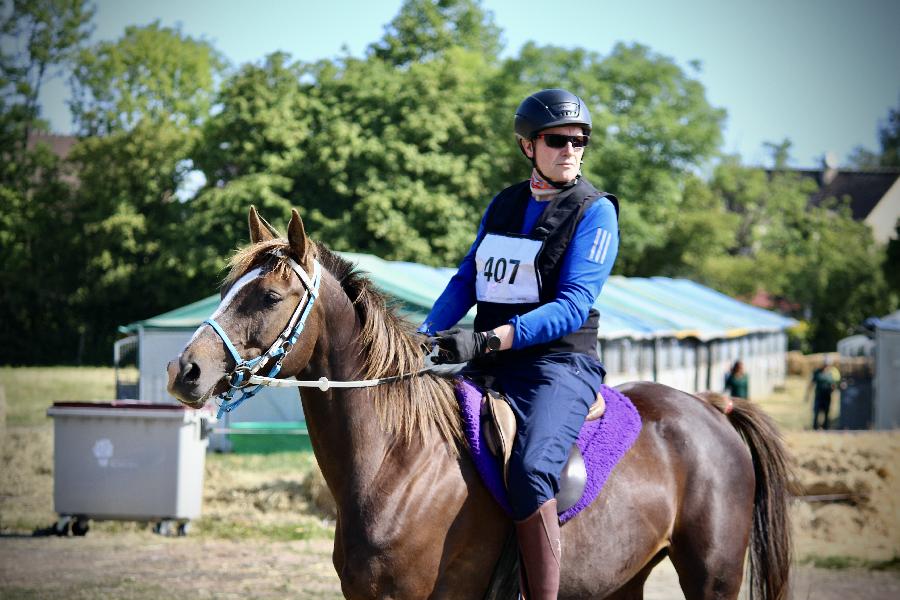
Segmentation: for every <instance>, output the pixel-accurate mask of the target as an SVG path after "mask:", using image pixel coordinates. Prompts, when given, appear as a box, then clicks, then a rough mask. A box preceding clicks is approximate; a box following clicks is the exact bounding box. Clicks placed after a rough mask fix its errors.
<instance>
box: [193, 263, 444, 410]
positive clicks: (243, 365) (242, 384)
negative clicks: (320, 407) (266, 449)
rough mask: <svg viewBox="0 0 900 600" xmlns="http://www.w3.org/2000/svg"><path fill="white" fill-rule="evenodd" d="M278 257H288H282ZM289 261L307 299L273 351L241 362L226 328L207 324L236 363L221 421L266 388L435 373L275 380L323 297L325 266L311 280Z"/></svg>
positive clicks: (357, 384) (351, 384)
mask: <svg viewBox="0 0 900 600" xmlns="http://www.w3.org/2000/svg"><path fill="white" fill-rule="evenodd" d="M277 256H284V255H282V254H281V253H278V254H277ZM285 258H286V259H287V260H288V264H289V265H290V267H291V269H292V270H293V271H294V272H295V273H296V274H297V277H299V278H300V282H301V283H302V284H303V287H304V292H303V298H301V299H300V302H299V303H298V304H297V307H296V308H295V309H294V312H293V314H292V315H291V318H290V319H289V320H288V323H287V326H286V327H285V328H284V330H283V331H282V332H281V333H280V334H279V335H278V337H277V338H275V341H274V342H273V343H272V345H271V346H269V349H268V350H267V351H266V352H265V353H263V354H261V355H260V356H257V357H256V358H252V359H243V358H241V355H240V353H239V352H238V351H237V349H236V348H235V347H234V344H233V343H232V342H231V340H230V339H229V338H228V334H227V333H225V330H224V329H222V326H221V325H219V324H218V323H217V322H216V320H215V319H213V318H212V317H210V318H209V319H206V321H204V323H205V324H207V325H209V326H210V327H212V328H213V331H215V332H216V333H217V334H218V335H219V337H220V338H222V341H223V342H225V347H226V348H228V351H229V352H230V353H231V356H232V357H233V358H234V361H235V367H234V369H232V371H231V373H229V374H228V375H226V376H225V379H227V381H228V385H229V389H228V391H226V392H222V393H221V394H219V395H218V396H216V397H217V398H219V400H220V401H221V403H220V404H219V411H218V413H216V418H217V419H221V418H222V416H223V415H225V414H226V413H230V412H231V411H233V410H234V409H235V408H237V407H238V406H240V405H241V404H243V403H244V402H245V401H246V400H248V399H250V398H252V397H253V396H255V395H256V394H257V393H258V392H259V391H260V390H261V389H262V388H263V387H298V388H300V387H307V388H319V389H320V390H322V391H326V390H328V389H329V388H365V387H374V386H377V385H382V384H385V383H391V382H394V381H399V380H401V379H407V378H410V377H415V376H418V375H421V374H422V373H426V372H428V371H430V370H431V368H429V367H426V368H424V369H420V370H418V371H415V372H413V373H404V374H402V375H391V376H389V377H381V378H378V379H363V380H357V381H331V380H329V379H328V378H327V377H320V378H319V379H317V380H315V381H297V380H291V379H276V378H275V376H276V375H278V373H279V372H280V371H281V366H282V363H284V359H285V358H286V357H287V354H288V353H289V352H290V351H291V350H292V349H293V348H294V344H296V343H297V338H299V337H300V334H301V333H302V332H303V327H304V325H305V324H306V318H307V317H308V316H309V313H310V312H311V311H312V307H313V304H314V303H315V301H316V299H317V298H318V297H319V285H320V284H321V282H322V266H321V265H320V264H319V261H318V260H313V276H312V280H310V278H309V276H308V275H307V274H306V272H305V271H304V270H303V269H301V268H300V265H298V264H297V263H296V261H294V259H292V258H291V257H290V256H285ZM273 359H275V361H276V362H275V364H274V365H272V368H271V369H270V370H269V372H268V374H266V375H265V376H262V375H257V373H258V372H259V371H260V370H261V369H262V368H263V366H264V365H265V364H266V363H268V362H269V361H270V360H273ZM251 385H254V386H256V387H254V388H253V389H252V390H247V389H245V388H247V387H248V386H251ZM238 391H240V392H241V396H240V397H239V398H237V399H236V400H233V398H234V395H235V394H236V393H237V392H238Z"/></svg>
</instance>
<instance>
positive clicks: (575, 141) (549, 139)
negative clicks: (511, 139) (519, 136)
mask: <svg viewBox="0 0 900 600" xmlns="http://www.w3.org/2000/svg"><path fill="white" fill-rule="evenodd" d="M535 137H539V138H544V143H545V144H547V146H549V147H550V148H565V147H566V144H568V143H569V142H572V147H573V148H584V147H585V146H587V145H588V143H590V141H591V136H589V135H563V134H561V133H539V134H538V135H537V136H535Z"/></svg>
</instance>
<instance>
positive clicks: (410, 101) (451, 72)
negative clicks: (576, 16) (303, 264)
mask: <svg viewBox="0 0 900 600" xmlns="http://www.w3.org/2000/svg"><path fill="white" fill-rule="evenodd" d="M490 75H491V68H490V66H489V65H487V64H485V62H484V61H483V60H482V59H481V57H480V56H479V55H477V54H475V53H473V52H469V51H466V50H462V49H459V48H453V49H450V50H448V51H447V52H445V53H444V54H443V55H441V56H438V57H435V58H433V59H431V60H429V61H426V62H421V63H415V64H412V65H410V66H409V67H408V68H406V69H399V70H398V69H396V68H395V67H394V66H393V65H392V64H389V63H387V62H385V61H384V60H381V59H380V58H376V57H369V58H367V59H364V60H363V59H354V58H351V57H345V58H343V59H341V60H339V61H320V62H318V63H313V64H289V63H288V62H287V57H285V56H284V55H273V56H270V57H269V58H268V59H266V60H265V61H264V62H263V63H262V64H260V65H247V66H245V67H244V68H242V69H241V71H240V72H239V73H238V74H237V75H236V76H234V77H232V78H230V79H229V80H227V81H226V82H225V84H224V85H223V88H222V90H221V92H220V94H219V101H220V102H221V104H222V106H223V107H224V110H223V111H222V112H220V113H219V114H218V115H216V116H215V117H213V118H212V119H210V121H209V123H208V125H207V127H206V128H205V138H204V142H203V144H202V148H201V149H200V150H199V151H198V157H199V158H198V161H197V162H198V165H200V166H201V167H202V168H203V169H204V172H205V174H206V176H207V179H208V181H210V184H211V187H210V189H207V190H204V191H203V192H202V193H201V197H202V196H204V195H206V194H215V195H217V196H218V197H219V199H220V200H217V201H216V202H209V203H208V205H213V204H219V205H220V204H221V199H223V198H232V199H234V198H246V197H247V195H248V194H249V193H250V192H249V190H252V189H254V186H256V185H258V184H260V185H262V188H259V189H258V191H259V192H260V193H262V194H266V193H268V190H271V189H272V188H269V187H268V186H269V183H268V182H269V181H272V180H269V179H266V178H261V177H258V175H261V174H263V173H265V174H267V175H269V176H278V177H284V178H286V179H287V180H288V181H290V185H287V186H283V185H281V183H279V187H278V192H277V193H278V195H279V197H283V198H285V199H286V200H288V201H290V202H291V203H293V204H294V205H296V206H299V207H302V208H303V209H304V210H305V214H304V218H305V219H306V221H307V226H308V227H309V230H310V232H311V233H313V235H314V236H315V237H317V238H318V239H321V240H323V241H325V242H327V243H328V244H329V245H331V246H332V247H333V248H335V249H339V250H354V251H362V252H373V253H377V254H379V255H380V256H383V257H385V258H395V259H406V260H417V261H420V262H426V263H432V264H435V263H436V264H447V263H449V262H451V261H454V260H457V259H458V258H459V257H460V256H461V255H462V253H463V252H464V251H465V249H466V247H467V245H468V244H469V243H470V242H471V236H472V232H473V231H474V229H475V227H476V225H477V222H478V218H479V217H480V215H481V212H482V211H483V210H484V207H485V206H486V204H487V202H488V200H489V198H488V197H487V195H488V194H487V192H486V191H485V189H484V187H483V183H482V182H483V181H484V180H485V179H486V178H487V177H488V175H489V173H490V172H491V171H492V169H493V163H492V159H491V155H490V151H489V148H490V147H486V146H485V144H484V141H483V131H484V130H485V129H486V128H487V129H489V128H490V126H491V123H490V118H489V116H488V114H489V111H488V110H487V107H488V102H487V101H486V100H485V97H484V94H483V90H484V83H483V82H484V81H486V80H488V79H489V78H490ZM336 99H340V101H336ZM276 121H277V123H278V126H277V127H275V126H274V125H273V122H276ZM249 130H252V133H250V134H249V135H248V134H247V133H246V132H247V131H249ZM282 181H283V180H279V182H282ZM232 185H237V186H238V190H239V192H238V193H237V194H231V193H229V192H227V188H229V187H230V186H232ZM214 188H215V189H214ZM198 200H199V198H198ZM201 205H204V204H203V203H201V202H197V203H195V204H194V206H195V207H199V206H201ZM242 209H243V210H246V205H244V206H243V207H242ZM241 234H242V232H241ZM239 239H243V235H241V238H239ZM229 241H230V242H231V243H232V244H236V243H237V242H238V239H234V240H229Z"/></svg>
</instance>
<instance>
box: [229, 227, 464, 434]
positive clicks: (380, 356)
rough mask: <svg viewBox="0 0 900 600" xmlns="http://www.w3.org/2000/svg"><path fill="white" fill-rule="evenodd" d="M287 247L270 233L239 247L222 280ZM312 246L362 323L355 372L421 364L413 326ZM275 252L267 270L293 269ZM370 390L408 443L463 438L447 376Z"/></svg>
mask: <svg viewBox="0 0 900 600" xmlns="http://www.w3.org/2000/svg"><path fill="white" fill-rule="evenodd" d="M287 248H288V244H287V241H285V240H284V239H273V240H268V241H264V242H258V243H256V244H251V245H250V246H247V247H245V248H242V249H241V250H238V251H237V253H235V255H234V256H233V257H232V258H231V260H230V261H229V267H230V271H229V273H228V276H227V277H226V280H225V281H226V284H227V283H230V282H233V281H235V280H236V279H238V278H239V277H240V276H241V275H242V274H244V273H246V272H247V271H248V270H249V269H250V268H251V267H252V266H254V265H256V264H260V263H261V262H262V261H264V260H273V257H272V253H273V251H277V250H287ZM315 251H316V258H317V259H318V260H319V262H320V263H321V264H322V267H323V268H324V269H325V270H327V271H328V272H329V273H330V274H331V276H332V277H334V278H335V279H336V280H337V281H338V283H340V285H341V289H343V290H344V293H345V294H347V297H348V298H349V299H350V302H351V303H352V304H353V307H354V309H355V310H356V314H357V316H359V320H360V322H361V323H362V328H363V329H362V334H361V336H360V339H359V343H360V357H361V358H362V362H361V366H360V371H359V373H357V374H356V376H357V377H359V378H360V379H376V378H380V377H390V376H392V375H401V374H405V373H413V372H416V371H418V370H419V369H421V368H422V356H423V354H422V348H421V346H420V341H419V340H417V339H416V337H415V329H414V326H413V325H412V324H411V323H410V322H409V321H406V320H405V319H403V318H401V317H400V316H398V315H397V313H396V310H395V307H394V306H393V305H391V303H389V302H388V300H387V298H386V296H385V295H384V294H382V293H381V292H380V291H378V290H377V289H376V288H375V287H374V286H373V285H372V282H371V280H369V278H368V277H367V276H366V274H365V273H364V272H362V271H359V270H358V269H357V267H356V265H355V264H353V263H351V262H349V261H347V260H345V259H343V258H341V257H340V256H338V255H337V254H334V253H333V252H331V250H329V249H328V248H326V247H325V246H324V245H322V244H320V243H316V245H315ZM278 254H280V255H281V256H278V255H276V256H275V257H274V262H273V263H272V270H273V271H274V272H276V273H278V274H279V276H281V277H284V278H287V277H289V276H290V275H291V273H292V270H291V267H290V265H289V264H288V261H287V258H286V257H285V256H284V254H286V252H280V253H278ZM369 390H370V391H371V395H372V397H373V399H374V402H375V408H376V411H377V412H378V416H379V418H380V419H381V422H382V424H383V426H384V427H385V429H386V430H387V431H388V432H389V433H391V434H393V435H396V436H398V437H400V438H401V439H403V440H404V441H405V442H407V443H409V442H411V441H412V439H413V437H414V436H419V437H420V439H422V440H423V441H424V440H426V439H427V437H428V435H429V434H430V432H432V431H434V430H437V432H438V434H439V435H440V437H441V438H442V439H443V440H445V441H446V442H448V444H449V446H450V447H451V448H453V450H454V451H456V449H457V448H458V447H459V445H460V444H461V443H462V440H463V434H462V424H461V419H460V416H459V405H458V404H457V402H456V397H455V394H454V391H453V385H452V384H451V382H450V381H449V380H447V379H445V378H442V377H439V376H437V375H433V374H431V373H425V374H422V375H420V376H415V377H408V378H405V379H401V380H399V381H396V382H394V383H388V384H384V385H379V386H376V387H373V388H369ZM430 425H433V427H431V426H430Z"/></svg>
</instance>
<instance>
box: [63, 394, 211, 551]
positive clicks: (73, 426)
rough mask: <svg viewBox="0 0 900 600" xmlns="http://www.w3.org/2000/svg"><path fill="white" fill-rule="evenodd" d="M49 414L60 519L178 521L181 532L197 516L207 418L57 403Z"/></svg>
mask: <svg viewBox="0 0 900 600" xmlns="http://www.w3.org/2000/svg"><path fill="white" fill-rule="evenodd" d="M47 415H48V416H50V417H52V418H53V441H54V452H53V505H54V510H55V511H56V512H57V513H59V515H60V516H61V517H73V518H77V519H98V520H107V519H110V520H127V521H160V522H161V523H163V522H165V523H169V522H175V521H178V522H180V523H181V527H182V530H184V528H185V525H186V523H187V521H188V520H189V519H194V518H196V517H199V516H200V507H201V503H202V499H203V471H204V466H205V462H206V447H207V445H208V443H209V442H208V439H207V436H206V433H207V431H208V427H207V421H208V419H209V418H210V416H209V415H208V414H205V413H202V412H198V411H194V410H190V409H187V408H185V407H182V406H173V405H165V404H147V403H139V402H112V403H86V402H59V403H56V404H54V405H53V406H52V407H51V408H49V409H48V410H47ZM182 533H183V531H182Z"/></svg>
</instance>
